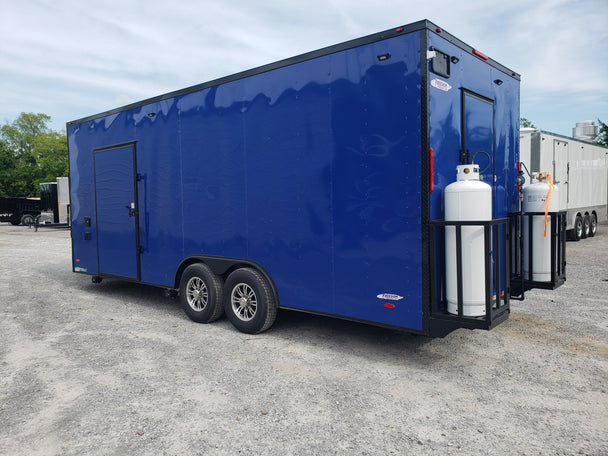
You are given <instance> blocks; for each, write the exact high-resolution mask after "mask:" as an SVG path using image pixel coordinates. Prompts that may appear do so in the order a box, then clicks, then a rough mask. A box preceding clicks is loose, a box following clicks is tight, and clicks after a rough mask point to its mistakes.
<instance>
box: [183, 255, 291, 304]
mask: <svg viewBox="0 0 608 456" xmlns="http://www.w3.org/2000/svg"><path fill="white" fill-rule="evenodd" d="M195 263H203V264H206V265H207V266H208V267H209V269H211V271H212V272H213V273H214V274H216V275H218V276H220V277H222V278H223V279H224V280H226V278H227V277H228V276H229V275H230V274H231V273H232V272H233V271H236V270H237V269H240V268H245V267H249V268H253V269H255V270H256V271H258V272H259V273H260V274H262V275H263V276H264V278H265V279H266V280H267V281H268V283H269V285H270V288H271V291H272V293H273V295H274V299H275V302H276V303H277V305H278V306H279V307H280V300H279V293H278V291H277V288H276V286H275V284H274V281H273V280H272V277H270V274H268V271H266V269H264V267H262V265H260V264H259V263H256V262H255V261H252V260H246V259H243V258H228V257H218V256H212V255H190V256H188V257H186V258H185V259H184V260H183V261H182V262H181V264H180V265H179V268H177V271H176V273H175V280H174V286H173V288H174V289H176V290H178V289H179V284H180V281H181V277H182V274H183V273H184V271H185V270H186V268H187V267H188V266H190V265H191V264H195Z"/></svg>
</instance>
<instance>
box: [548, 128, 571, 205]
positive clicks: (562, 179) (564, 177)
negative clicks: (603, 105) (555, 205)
mask: <svg viewBox="0 0 608 456" xmlns="http://www.w3.org/2000/svg"><path fill="white" fill-rule="evenodd" d="M569 158H570V157H569V156H568V143H567V142H566V141H563V140H561V139H554V140H553V176H551V177H552V178H553V183H554V184H555V185H557V186H558V187H559V209H560V210H561V209H565V208H566V207H567V206H568V195H569V192H568V171H569V167H570V164H569V162H570V160H569Z"/></svg>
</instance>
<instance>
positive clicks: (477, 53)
mask: <svg viewBox="0 0 608 456" xmlns="http://www.w3.org/2000/svg"><path fill="white" fill-rule="evenodd" d="M473 54H475V55H476V56H477V57H479V58H480V59H484V60H488V56H487V55H485V54H484V53H483V52H479V51H478V50H477V49H473Z"/></svg>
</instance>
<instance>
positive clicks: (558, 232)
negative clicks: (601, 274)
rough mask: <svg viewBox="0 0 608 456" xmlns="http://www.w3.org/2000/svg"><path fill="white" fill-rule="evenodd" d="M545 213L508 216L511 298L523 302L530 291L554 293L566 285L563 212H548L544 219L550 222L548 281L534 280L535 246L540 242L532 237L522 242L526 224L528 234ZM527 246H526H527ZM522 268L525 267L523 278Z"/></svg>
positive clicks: (518, 213)
mask: <svg viewBox="0 0 608 456" xmlns="http://www.w3.org/2000/svg"><path fill="white" fill-rule="evenodd" d="M544 217H545V213H544V212H525V213H520V212H516V213H511V214H509V225H510V237H511V239H513V242H512V243H511V249H510V256H511V260H510V262H511V265H512V269H511V298H513V299H517V300H523V299H524V293H525V292H526V291H528V290H531V289H533V288H543V289H547V290H554V289H556V288H557V287H559V286H560V285H562V284H563V283H564V282H565V281H566V222H567V220H566V211H560V212H549V213H548V214H547V217H548V218H549V219H550V220H551V223H550V225H551V232H550V233H547V234H548V235H550V236H551V237H550V241H549V242H550V258H551V259H550V262H551V263H550V277H549V280H546V281H539V280H532V279H533V278H534V271H533V269H534V268H533V264H534V252H535V251H537V249H536V248H535V247H536V245H537V244H538V243H539V242H541V241H542V239H541V240H539V239H537V238H535V236H528V239H527V240H524V231H525V229H524V228H525V227H526V225H524V224H527V229H528V232H532V231H533V230H532V227H533V225H534V222H533V221H534V220H537V219H541V220H544ZM526 244H527V245H526ZM525 249H527V251H528V252H529V254H528V258H527V260H528V264H527V265H526V264H525V258H524V251H525ZM525 266H527V267H528V272H527V274H526V271H525Z"/></svg>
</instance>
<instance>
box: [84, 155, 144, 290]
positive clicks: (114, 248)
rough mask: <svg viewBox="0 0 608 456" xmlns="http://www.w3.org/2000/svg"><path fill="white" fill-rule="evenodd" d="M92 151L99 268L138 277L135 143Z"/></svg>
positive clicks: (105, 272) (104, 271) (108, 271)
mask: <svg viewBox="0 0 608 456" xmlns="http://www.w3.org/2000/svg"><path fill="white" fill-rule="evenodd" d="M94 154H95V203H96V211H97V217H96V218H97V233H98V235H97V250H98V258H99V272H100V273H102V274H110V275H115V276H121V277H128V278H132V279H138V280H139V252H138V239H137V230H138V217H137V198H136V185H135V184H136V172H135V145H134V144H127V145H121V146H114V147H110V148H103V149H96V150H95V151H94Z"/></svg>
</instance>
